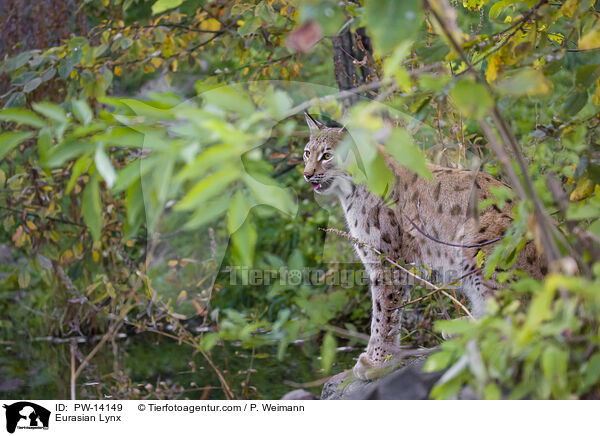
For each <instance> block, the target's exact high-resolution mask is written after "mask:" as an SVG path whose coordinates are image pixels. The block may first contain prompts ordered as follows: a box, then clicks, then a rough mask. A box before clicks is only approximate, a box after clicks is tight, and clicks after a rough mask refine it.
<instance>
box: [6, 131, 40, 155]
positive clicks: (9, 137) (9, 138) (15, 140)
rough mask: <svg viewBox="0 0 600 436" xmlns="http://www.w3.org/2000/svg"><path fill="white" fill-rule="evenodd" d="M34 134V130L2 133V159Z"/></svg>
mask: <svg viewBox="0 0 600 436" xmlns="http://www.w3.org/2000/svg"><path fill="white" fill-rule="evenodd" d="M32 136H33V132H5V133H2V134H0V159H2V158H4V156H6V155H7V154H8V153H10V152H11V151H12V150H13V149H14V148H15V147H16V146H18V145H19V144H20V143H21V142H23V141H25V140H27V139H29V138H31V137H32Z"/></svg>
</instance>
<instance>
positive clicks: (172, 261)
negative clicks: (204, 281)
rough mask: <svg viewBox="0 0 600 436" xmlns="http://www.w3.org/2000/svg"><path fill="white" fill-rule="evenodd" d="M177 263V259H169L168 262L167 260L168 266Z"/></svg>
mask: <svg viewBox="0 0 600 436" xmlns="http://www.w3.org/2000/svg"><path fill="white" fill-rule="evenodd" d="M178 263H179V261H178V260H176V259H174V260H170V261H169V262H167V265H169V266H177V264H178Z"/></svg>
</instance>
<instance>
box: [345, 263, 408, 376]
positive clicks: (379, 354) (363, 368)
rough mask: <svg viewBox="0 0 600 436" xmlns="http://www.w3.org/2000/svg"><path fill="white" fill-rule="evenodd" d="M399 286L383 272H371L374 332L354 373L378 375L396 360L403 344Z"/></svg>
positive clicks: (372, 329) (372, 327)
mask: <svg viewBox="0 0 600 436" xmlns="http://www.w3.org/2000/svg"><path fill="white" fill-rule="evenodd" d="M400 289H401V288H400V287H399V286H394V284H393V283H392V282H391V280H385V277H384V275H383V274H382V272H378V273H374V274H372V275H371V297H372V301H373V314H372V319H371V336H370V337H369V343H368V345H367V350H366V351H365V352H364V353H362V354H361V355H360V357H359V358H358V361H357V362H356V365H355V366H354V368H353V373H354V375H355V376H356V377H357V378H359V379H361V380H372V379H374V378H378V377H380V376H381V375H383V373H384V372H385V368H387V367H389V366H393V364H394V357H395V356H396V353H397V352H398V350H399V345H400V335H399V332H400V318H399V315H398V312H399V311H398V306H400V304H401V301H402V298H401V297H402V291H401V290H400Z"/></svg>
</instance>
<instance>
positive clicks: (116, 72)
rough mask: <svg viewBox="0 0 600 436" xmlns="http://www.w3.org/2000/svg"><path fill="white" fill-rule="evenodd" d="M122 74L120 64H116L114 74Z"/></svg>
mask: <svg viewBox="0 0 600 436" xmlns="http://www.w3.org/2000/svg"><path fill="white" fill-rule="evenodd" d="M122 74H123V68H121V67H120V66H118V65H117V66H116V67H115V76H121V75H122Z"/></svg>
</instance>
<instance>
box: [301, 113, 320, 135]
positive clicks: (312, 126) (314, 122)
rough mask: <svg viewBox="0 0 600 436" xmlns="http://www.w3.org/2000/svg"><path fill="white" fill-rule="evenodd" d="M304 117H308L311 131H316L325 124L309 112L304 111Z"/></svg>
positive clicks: (307, 120) (307, 121) (307, 122)
mask: <svg viewBox="0 0 600 436" xmlns="http://www.w3.org/2000/svg"><path fill="white" fill-rule="evenodd" d="M304 117H305V118H306V124H308V127H309V129H310V132H311V133H312V132H316V131H317V130H319V129H321V128H322V127H323V124H322V123H320V122H318V121H317V120H315V119H314V118H313V117H311V116H310V114H309V113H308V112H304Z"/></svg>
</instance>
